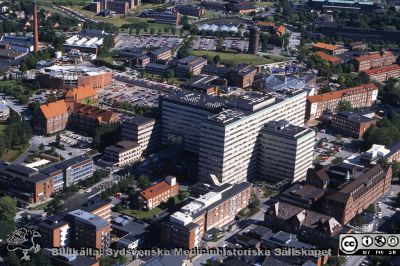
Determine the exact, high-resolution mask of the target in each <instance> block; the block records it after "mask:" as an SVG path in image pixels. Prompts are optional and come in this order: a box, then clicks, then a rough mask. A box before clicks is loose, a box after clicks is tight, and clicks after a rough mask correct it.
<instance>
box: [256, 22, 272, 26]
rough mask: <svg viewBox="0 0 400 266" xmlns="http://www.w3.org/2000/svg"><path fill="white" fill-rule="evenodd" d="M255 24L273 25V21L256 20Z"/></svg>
mask: <svg viewBox="0 0 400 266" xmlns="http://www.w3.org/2000/svg"><path fill="white" fill-rule="evenodd" d="M256 25H257V26H270V27H275V25H276V24H275V22H272V21H257V22H256Z"/></svg>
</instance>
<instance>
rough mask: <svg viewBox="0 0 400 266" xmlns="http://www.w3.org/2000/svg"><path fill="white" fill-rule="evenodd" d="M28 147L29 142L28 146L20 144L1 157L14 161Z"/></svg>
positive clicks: (4, 159)
mask: <svg viewBox="0 0 400 266" xmlns="http://www.w3.org/2000/svg"><path fill="white" fill-rule="evenodd" d="M28 148H29V144H27V145H26V146H18V147H16V148H14V149H10V150H8V151H7V152H6V153H5V154H4V155H3V156H1V158H0V159H1V160H3V161H7V162H13V161H15V160H16V159H17V158H18V157H19V156H20V155H21V154H22V153H23V152H24V151H25V150H26V149H28Z"/></svg>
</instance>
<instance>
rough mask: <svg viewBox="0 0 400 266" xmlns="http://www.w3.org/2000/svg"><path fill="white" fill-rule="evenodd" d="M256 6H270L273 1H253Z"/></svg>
mask: <svg viewBox="0 0 400 266" xmlns="http://www.w3.org/2000/svg"><path fill="white" fill-rule="evenodd" d="M254 4H255V5H256V6H260V7H271V6H273V5H274V2H257V3H254Z"/></svg>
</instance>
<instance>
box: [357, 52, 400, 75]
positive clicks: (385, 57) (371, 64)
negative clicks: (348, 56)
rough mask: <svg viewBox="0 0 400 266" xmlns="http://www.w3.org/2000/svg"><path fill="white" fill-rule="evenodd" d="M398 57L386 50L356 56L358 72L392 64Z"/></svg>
mask: <svg viewBox="0 0 400 266" xmlns="http://www.w3.org/2000/svg"><path fill="white" fill-rule="evenodd" d="M396 59H397V57H396V56H395V55H394V54H393V53H392V52H390V51H384V52H378V53H370V54H367V55H362V56H359V57H356V58H355V59H354V60H355V63H356V68H357V72H362V71H365V70H369V69H373V68H381V67H384V66H389V65H392V64H394V63H395V62H396Z"/></svg>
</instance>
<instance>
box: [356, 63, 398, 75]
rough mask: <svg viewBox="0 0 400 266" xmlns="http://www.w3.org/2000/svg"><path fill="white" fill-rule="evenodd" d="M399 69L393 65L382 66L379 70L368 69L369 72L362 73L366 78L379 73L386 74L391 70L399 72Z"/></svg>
mask: <svg viewBox="0 0 400 266" xmlns="http://www.w3.org/2000/svg"><path fill="white" fill-rule="evenodd" d="M399 69H400V65H397V64H393V65H390V66H384V67H381V68H374V69H370V70H365V71H363V72H364V73H365V74H367V75H368V76H371V75H376V74H380V73H386V72H390V71H393V70H399Z"/></svg>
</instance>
